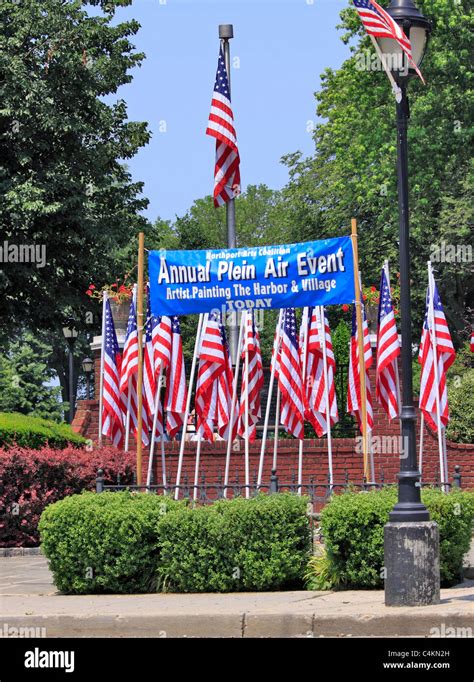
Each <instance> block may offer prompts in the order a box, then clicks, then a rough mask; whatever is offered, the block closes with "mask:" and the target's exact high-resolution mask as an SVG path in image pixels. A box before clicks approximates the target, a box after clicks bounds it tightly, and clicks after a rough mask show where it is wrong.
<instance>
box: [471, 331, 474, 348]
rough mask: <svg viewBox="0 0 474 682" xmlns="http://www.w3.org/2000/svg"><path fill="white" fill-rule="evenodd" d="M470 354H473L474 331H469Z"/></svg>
mask: <svg viewBox="0 0 474 682" xmlns="http://www.w3.org/2000/svg"><path fill="white" fill-rule="evenodd" d="M471 353H474V329H473V330H472V331H471Z"/></svg>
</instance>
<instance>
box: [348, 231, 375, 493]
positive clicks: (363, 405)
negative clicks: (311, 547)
mask: <svg viewBox="0 0 474 682" xmlns="http://www.w3.org/2000/svg"><path fill="white" fill-rule="evenodd" d="M351 224H352V234H351V239H352V252H353V256H354V289H355V305H356V318H357V336H358V344H359V385H360V406H359V407H360V410H361V413H362V415H361V417H362V419H361V425H362V449H363V453H364V477H365V478H366V479H367V480H368V479H369V477H370V473H369V462H368V456H367V390H366V385H365V355H364V325H363V321H362V320H363V318H362V301H361V286H360V279H359V250H358V245H357V220H356V219H355V218H352V221H351Z"/></svg>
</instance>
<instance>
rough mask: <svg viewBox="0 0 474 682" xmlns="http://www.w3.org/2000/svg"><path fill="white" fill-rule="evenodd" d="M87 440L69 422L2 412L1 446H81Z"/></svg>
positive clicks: (0, 427) (0, 420)
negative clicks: (64, 422) (58, 422)
mask: <svg viewBox="0 0 474 682" xmlns="http://www.w3.org/2000/svg"><path fill="white" fill-rule="evenodd" d="M86 442H87V441H86V439H85V438H83V437H82V436H80V435H79V434H78V433H76V432H75V431H73V430H72V428H71V427H70V426H69V424H57V423H56V422H52V421H48V420H47V419H41V418H40V417H29V416H28V415H26V414H20V413H18V412H0V447H4V448H7V447H12V446H13V445H18V446H20V447H24V448H41V447H44V446H45V445H49V447H51V448H66V447H68V446H69V445H73V446H76V447H81V446H84V445H85V444H86Z"/></svg>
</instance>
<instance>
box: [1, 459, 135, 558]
mask: <svg viewBox="0 0 474 682" xmlns="http://www.w3.org/2000/svg"><path fill="white" fill-rule="evenodd" d="M134 459H135V458H134V455H133V454H132V453H127V452H120V451H119V450H116V449H115V448H111V447H108V448H94V449H92V450H90V451H89V450H85V449H79V448H74V447H69V448H66V449H65V450H58V449H56V448H50V447H45V448H42V449H41V450H30V449H27V448H20V447H17V446H14V447H10V448H9V449H7V450H5V449H3V450H1V449H0V512H1V516H0V547H34V546H36V545H38V544H39V535H38V521H39V518H40V516H41V512H42V511H43V509H44V508H45V507H46V506H47V505H48V504H51V503H52V502H56V500H60V499H62V498H63V497H66V496H67V495H72V494H74V493H80V492H82V490H94V489H95V477H96V473H97V469H99V468H102V469H104V478H105V483H108V484H111V483H115V482H116V480H117V475H118V474H120V476H121V481H122V483H124V484H128V483H132V480H133V471H134V467H135V461H134Z"/></svg>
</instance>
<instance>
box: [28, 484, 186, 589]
mask: <svg viewBox="0 0 474 682" xmlns="http://www.w3.org/2000/svg"><path fill="white" fill-rule="evenodd" d="M182 505H183V503H182V502H175V501H174V500H171V499H170V498H168V497H164V496H158V495H147V494H144V493H131V492H127V491H124V492H117V493H114V492H105V493H101V494H100V495H96V494H94V493H88V492H85V493H83V494H82V495H73V496H71V497H67V498H65V499H64V500H60V501H59V502H56V503H55V504H52V505H50V506H49V507H47V508H46V509H45V510H44V512H43V514H42V516H41V521H40V524H39V529H40V533H41V546H42V550H43V552H44V554H45V555H46V557H47V558H48V559H49V566H50V568H51V571H52V573H53V577H54V582H55V585H56V587H57V588H58V589H59V590H60V591H61V592H66V593H68V594H91V593H96V592H104V593H111V592H113V593H131V592H140V593H141V592H154V591H156V583H157V572H156V566H157V560H158V547H157V542H156V528H157V524H158V520H159V519H160V517H162V516H163V515H164V514H166V513H167V511H168V509H169V508H171V507H173V506H178V507H179V506H182Z"/></svg>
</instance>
